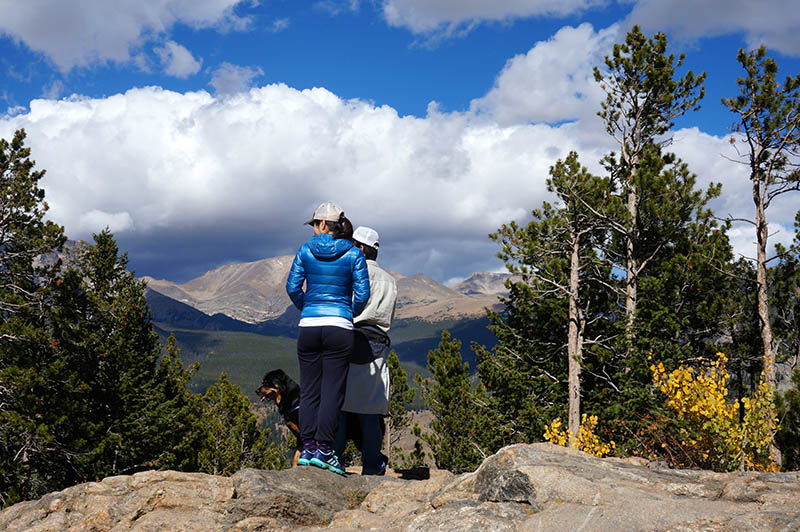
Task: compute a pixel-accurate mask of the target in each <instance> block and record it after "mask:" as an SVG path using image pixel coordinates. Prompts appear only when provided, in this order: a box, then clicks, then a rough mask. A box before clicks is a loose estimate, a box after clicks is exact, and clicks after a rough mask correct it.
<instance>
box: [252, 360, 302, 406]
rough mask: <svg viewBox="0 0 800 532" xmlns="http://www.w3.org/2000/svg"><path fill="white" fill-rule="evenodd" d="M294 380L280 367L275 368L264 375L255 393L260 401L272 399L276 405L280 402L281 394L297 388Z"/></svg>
mask: <svg viewBox="0 0 800 532" xmlns="http://www.w3.org/2000/svg"><path fill="white" fill-rule="evenodd" d="M297 388H298V386H297V383H296V382H294V381H293V380H292V379H291V378H290V377H289V376H288V375H287V374H286V373H285V372H284V371H283V370H282V369H275V370H272V371H270V372H269V373H267V374H266V375H264V379H263V380H262V381H261V386H259V387H258V389H257V390H256V394H257V395H258V396H259V397H260V398H261V401H266V400H269V401H273V402H274V403H275V404H276V405H280V404H281V400H282V399H283V396H284V395H286V394H288V393H290V392H293V391H294V390H295V389H297Z"/></svg>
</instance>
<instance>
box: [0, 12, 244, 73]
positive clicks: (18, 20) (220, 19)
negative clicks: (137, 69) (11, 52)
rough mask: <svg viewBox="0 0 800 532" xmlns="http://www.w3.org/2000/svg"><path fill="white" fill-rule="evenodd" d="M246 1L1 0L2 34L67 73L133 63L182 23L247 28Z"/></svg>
mask: <svg viewBox="0 0 800 532" xmlns="http://www.w3.org/2000/svg"><path fill="white" fill-rule="evenodd" d="M243 1H246V0H115V1H113V2H111V1H108V0H59V1H57V2H52V1H49V0H25V1H24V2H0V34H6V35H8V36H10V37H11V38H13V39H15V40H16V41H18V42H22V43H25V45H26V46H27V47H28V48H30V49H32V50H35V51H37V52H41V53H42V54H44V55H45V56H47V57H48V58H49V59H50V60H51V61H52V62H53V63H54V64H55V65H56V66H57V67H58V68H59V69H60V70H61V71H62V72H67V71H69V70H70V69H72V68H73V67H76V66H77V67H84V66H88V65H91V64H94V63H98V62H99V63H104V62H119V63H124V62H127V61H130V60H131V59H132V58H133V55H135V53H136V50H137V49H138V48H139V47H140V46H141V45H142V43H143V41H146V40H147V39H148V38H153V37H157V36H159V35H162V34H164V33H166V32H167V31H168V30H169V29H170V28H171V27H172V26H174V25H175V24H178V23H182V24H186V25H189V26H192V27H196V28H207V27H214V26H222V27H225V28H231V27H232V28H242V27H245V26H246V25H247V24H248V19H246V18H243V17H239V16H237V15H236V14H235V13H234V7H235V6H236V5H238V4H240V3H242V2H243Z"/></svg>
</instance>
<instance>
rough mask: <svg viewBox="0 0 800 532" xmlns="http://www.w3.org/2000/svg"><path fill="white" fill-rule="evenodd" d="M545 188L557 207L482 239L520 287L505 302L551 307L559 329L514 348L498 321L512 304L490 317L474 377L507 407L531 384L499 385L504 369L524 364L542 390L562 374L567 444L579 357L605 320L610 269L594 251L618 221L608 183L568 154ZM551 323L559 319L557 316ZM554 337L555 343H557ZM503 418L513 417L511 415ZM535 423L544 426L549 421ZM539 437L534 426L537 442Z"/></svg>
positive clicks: (574, 425) (576, 409)
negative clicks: (495, 245) (488, 340)
mask: <svg viewBox="0 0 800 532" xmlns="http://www.w3.org/2000/svg"><path fill="white" fill-rule="evenodd" d="M547 183H548V190H549V191H550V192H553V193H555V194H556V196H557V198H558V199H559V205H560V206H559V207H558V208H556V207H553V206H551V205H550V204H549V203H546V202H545V204H544V205H543V206H542V208H541V209H538V210H535V211H534V212H533V218H534V219H533V221H531V222H530V223H529V224H528V225H527V226H525V227H519V226H517V225H516V224H515V223H513V222H512V223H511V224H510V225H504V226H503V227H501V228H500V230H498V232H497V233H495V234H492V235H490V237H491V238H492V239H493V240H495V241H497V242H499V243H500V245H501V252H500V253H499V254H498V256H499V257H500V258H502V259H503V260H504V261H505V262H506V267H507V268H508V270H509V271H510V272H511V273H512V274H515V275H516V276H518V277H519V278H520V280H519V281H516V282H513V284H521V286H518V290H517V291H512V294H511V295H510V296H509V299H512V298H513V299H517V302H519V296H525V297H527V296H530V297H532V298H534V299H535V300H534V301H532V302H531V303H532V304H533V305H535V306H539V305H545V306H546V307H549V306H551V305H552V306H558V307H559V308H562V309H565V310H566V315H565V316H563V318H565V322H564V323H562V324H560V325H559V326H558V327H557V328H556V329H555V330H554V331H552V333H551V334H552V338H548V341H547V342H545V343H544V344H543V343H542V342H538V345H537V346H536V350H535V351H534V350H533V349H530V348H526V347H525V346H524V345H516V344H517V342H516V340H515V338H514V337H513V336H512V337H509V336H506V335H504V334H503V332H502V331H503V328H504V325H506V324H510V322H507V323H503V321H504V320H505V319H506V318H512V319H513V318H514V316H513V313H514V312H515V311H516V305H514V306H512V307H511V311H510V313H508V314H506V315H505V316H501V315H495V316H494V317H493V324H494V325H493V326H494V329H495V333H496V334H497V335H498V338H500V340H501V342H500V347H499V348H498V349H496V350H495V352H494V353H492V354H488V353H486V352H485V351H479V354H480V360H481V364H482V365H481V366H480V375H481V378H482V379H483V382H484V383H485V384H486V385H487V386H488V387H489V389H490V390H491V393H492V395H493V397H495V398H497V399H499V400H501V403H502V404H503V407H507V406H510V403H513V402H515V401H516V400H515V399H514V397H518V396H525V395H529V394H530V391H531V386H530V384H532V383H533V381H530V383H529V384H528V385H527V386H526V385H525V384H524V383H517V384H513V385H512V384H510V383H505V382H503V381H504V379H503V375H504V369H505V370H508V369H509V367H510V366H519V365H520V364H526V365H528V366H529V368H528V369H527V370H526V373H527V372H533V373H539V375H538V380H540V381H543V382H547V380H550V381H551V382H547V384H548V385H552V386H556V387H559V386H562V385H563V384H564V380H563V379H562V377H561V375H562V374H563V373H564V369H565V368H566V370H567V379H566V389H567V401H568V409H569V415H568V418H569V424H568V426H569V433H570V439H574V438H577V435H578V429H579V425H580V419H581V406H580V401H581V395H582V394H581V380H580V375H581V368H582V367H583V365H584V353H585V350H586V349H587V347H590V348H591V349H595V350H596V349H601V348H602V347H601V346H602V345H603V343H604V342H607V341H608V338H607V335H606V334H604V333H603V332H602V330H603V327H604V325H605V324H604V323H603V322H605V321H607V320H606V319H605V318H604V315H608V314H609V309H608V301H609V297H608V290H607V287H609V286H610V284H612V283H613V281H612V280H611V279H610V267H609V265H608V263H607V261H604V260H602V258H601V255H600V254H599V253H598V250H599V249H601V248H602V247H604V244H605V239H606V235H607V234H608V224H609V223H612V222H613V220H614V219H615V218H616V217H618V213H617V212H615V206H616V203H615V202H614V201H613V199H612V195H611V193H612V189H611V182H610V180H608V179H601V178H598V177H596V176H593V175H591V174H590V173H589V172H588V171H587V170H586V169H585V168H583V167H581V166H580V163H579V162H578V155H577V154H576V153H575V152H572V153H570V154H569V156H568V157H567V158H566V160H564V161H558V162H557V163H556V164H555V165H554V166H553V167H552V168H551V169H550V178H549V179H548V181H547ZM523 285H524V286H523ZM591 285H594V286H591ZM557 316H559V317H562V315H561V313H559V314H557ZM529 317H530V318H533V319H537V320H538V319H539V318H541V316H540V315H539V314H538V313H531V314H527V313H522V314H521V315H520V316H519V318H520V319H522V320H525V319H527V318H529ZM587 327H588V328H587ZM558 335H563V336H561V337H560V338H559V336H558ZM587 335H588V336H587ZM540 339H541V338H540ZM508 340H511V343H509V342H508ZM551 342H552V343H551ZM531 347H533V346H531ZM509 355H511V356H509ZM536 356H540V357H541V356H543V357H546V358H547V359H548V360H549V361H550V364H549V365H552V371H548V370H547V369H546V368H544V367H542V366H541V365H540V364H537V363H536V362H535V358H534V357H536ZM493 367H498V369H499V371H492V368H493ZM540 370H541V372H540ZM520 384H522V386H520ZM554 391H555V390H554ZM509 395H510V397H504V396H509ZM561 396H563V394H562V393H561V392H560V391H559V392H558V397H561ZM509 399H510V400H509ZM552 399H553V397H548V396H539V397H538V398H537V399H535V403H536V404H531V405H530V406H531V407H532V408H540V407H543V406H544V405H546V404H548V403H550V402H551V400H552ZM559 402H560V400H559ZM510 414H511V416H512V417H513V416H514V414H513V412H512V413H510ZM541 421H544V423H545V424H546V423H547V422H548V421H549V420H541ZM513 423H514V420H513V419H508V424H509V425H513ZM537 425H539V423H537ZM543 432H544V431H543V427H542V431H541V432H540V433H539V437H541V434H543ZM531 436H533V435H528V437H531ZM526 439H527V438H526ZM537 439H538V438H537Z"/></svg>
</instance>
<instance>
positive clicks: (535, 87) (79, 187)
mask: <svg viewBox="0 0 800 532" xmlns="http://www.w3.org/2000/svg"><path fill="white" fill-rule="evenodd" d="M799 13H800V10H798V9H796V6H794V2H792V1H789V0H780V1H777V0H771V1H765V2H759V3H756V2H745V1H741V0H706V1H688V0H675V1H673V2H665V1H657V0H630V1H624V2H611V1H602V0H494V1H492V2H486V1H482V0H459V1H456V0H323V1H316V2H315V1H310V2H291V1H288V0H271V1H268V0H261V1H258V0H243V1H239V0H158V1H155V0H153V1H150V0H131V1H122V0H120V1H116V2H108V1H107V0H82V1H80V0H71V1H67V0H64V1H60V2H53V1H46V0H28V1H26V2H24V3H22V4H20V3H19V2H13V1H11V0H0V136H2V137H5V138H8V137H9V136H10V135H11V134H13V131H14V130H15V129H17V128H19V127H24V128H25V129H26V131H27V132H28V144H29V145H30V146H31V147H32V149H33V156H34V159H36V161H37V164H38V167H40V168H45V169H47V174H46V176H45V178H44V180H43V182H42V184H43V186H44V188H45V190H46V192H47V200H48V202H49V203H50V205H51V206H52V209H51V217H52V218H53V219H54V220H55V221H57V222H58V223H61V224H63V225H64V226H65V228H66V231H67V234H68V235H69V236H70V237H71V238H76V239H78V238H80V239H87V238H90V237H91V234H92V232H96V231H99V230H101V229H102V228H103V227H106V226H108V227H110V228H111V229H112V230H113V231H114V233H115V235H116V236H117V239H118V241H119V243H120V246H121V248H122V249H124V250H127V251H128V252H129V255H130V259H131V264H132V266H133V267H134V268H135V269H136V271H137V273H138V274H140V275H152V276H154V277H158V278H167V279H170V280H174V281H179V282H180V281H186V280H188V279H191V278H193V277H195V276H197V275H199V274H201V273H203V272H205V271H206V270H209V269H211V268H214V267H218V266H221V265H224V264H227V263H230V262H242V261H252V260H258V259H261V258H265V257H270V256H277V255H284V254H291V253H293V252H294V251H295V250H296V248H297V246H298V245H299V244H300V242H302V240H303V239H305V238H306V237H307V236H308V230H307V228H304V227H302V225H301V224H302V221H304V220H305V219H307V217H308V216H309V214H310V213H311V211H312V210H313V208H314V206H315V205H316V204H318V203H320V202H322V201H326V200H333V201H336V202H337V203H339V204H341V205H342V206H343V207H344V209H345V211H346V213H347V214H348V215H349V216H350V218H351V219H352V220H353V222H354V223H355V224H357V225H358V224H364V225H371V226H373V227H375V228H376V229H377V230H378V231H379V232H380V233H381V235H382V240H383V244H384V246H383V248H382V255H381V262H382V263H383V264H384V265H385V266H386V267H388V268H390V269H392V270H394V271H397V272H399V273H402V274H413V273H417V272H424V273H427V274H429V275H431V276H432V277H434V278H436V279H437V280H440V281H446V280H448V279H452V278H459V277H465V276H467V275H469V274H470V273H471V272H473V271H477V270H497V269H499V268H500V267H501V264H500V263H499V261H498V260H497V259H495V258H494V254H495V252H496V251H497V248H496V246H495V244H493V243H492V242H491V241H489V239H488V238H487V234H488V233H489V232H492V231H494V230H496V229H497V228H498V227H499V226H500V225H501V224H502V223H505V222H509V221H511V220H512V219H514V220H517V221H524V220H526V219H527V217H528V216H529V213H530V211H531V210H532V209H533V208H536V207H538V206H539V205H540V204H541V201H542V200H544V199H547V198H548V196H547V192H546V189H545V179H546V178H547V169H548V168H549V166H550V165H551V164H553V163H554V162H555V160H556V159H557V158H559V157H564V156H566V154H567V153H568V152H569V150H573V149H574V150H577V151H578V152H579V154H580V155H581V161H582V163H583V164H585V165H587V166H588V167H589V168H590V169H593V170H596V171H598V172H600V167H599V165H598V161H599V159H600V158H601V157H602V156H603V154H605V153H607V152H609V151H611V150H613V149H614V145H613V142H612V141H611V140H610V139H609V138H608V137H607V136H606V135H605V134H604V132H603V128H602V124H601V123H600V122H599V120H598V119H597V117H596V116H595V113H596V112H597V110H598V109H599V102H600V101H601V99H602V97H603V95H602V91H601V90H600V89H599V87H598V86H597V84H596V83H595V82H594V80H593V77H592V73H591V68H592V67H593V66H601V65H602V58H603V57H604V56H605V55H607V54H608V53H610V50H611V46H612V45H613V43H614V42H620V41H621V40H623V39H624V35H625V32H626V31H627V29H628V28H629V27H630V26H631V25H632V24H633V23H638V24H640V25H642V27H643V29H644V31H645V32H646V33H648V34H652V33H654V32H656V31H664V32H666V33H667V35H668V37H669V40H670V48H671V49H672V50H673V51H674V52H675V53H680V52H684V53H685V54H686V56H687V58H686V68H691V69H692V70H694V71H695V72H701V71H706V72H707V73H708V81H707V83H706V98H705V99H704V101H703V108H702V109H701V111H699V112H696V113H691V114H689V115H687V116H684V117H682V118H681V119H680V120H678V121H677V122H676V125H675V129H674V132H673V136H674V142H673V148H672V149H673V150H674V151H675V152H676V153H678V155H679V156H680V157H682V158H683V159H684V160H686V161H687V162H688V163H689V165H690V167H691V169H692V170H693V171H694V172H695V173H697V175H698V182H699V183H700V185H705V184H708V183H709V182H712V181H714V182H722V183H723V197H721V198H720V199H718V200H717V201H716V202H715V204H714V208H715V211H716V213H717V214H718V215H720V216H724V215H727V214H731V215H734V216H737V217H752V214H751V212H752V205H751V204H750V203H749V197H750V195H749V190H748V183H747V179H746V172H745V169H744V168H743V167H742V166H741V165H737V164H735V163H732V162H730V161H729V160H728V159H726V157H732V156H733V155H735V154H732V153H731V152H730V150H731V149H732V148H731V147H730V144H729V143H728V142H727V140H728V139H727V131H728V127H729V126H730V124H731V122H732V120H733V118H734V117H733V115H732V114H731V113H730V112H728V111H727V110H725V109H724V108H723V107H722V106H721V105H720V103H719V102H720V98H722V97H725V96H733V95H735V93H736V85H735V79H736V77H737V76H738V75H740V69H739V66H738V63H737V62H736V59H735V56H736V52H737V50H738V49H739V48H740V47H747V48H749V47H754V46H758V45H760V44H765V45H766V46H767V47H768V48H769V49H770V50H771V53H772V55H773V56H774V57H775V58H776V59H777V60H778V64H779V65H780V67H781V70H782V73H784V74H796V73H798V72H800V14H799ZM798 204H800V202H798V201H797V198H796V197H795V198H787V199H786V200H785V201H782V202H779V203H777V204H775V205H774V206H773V207H772V211H771V212H770V221H771V228H772V230H773V231H774V232H775V236H774V237H773V238H774V240H775V241H783V242H787V241H789V240H791V237H792V228H791V226H792V221H793V219H794V214H795V212H796V210H797V205H798ZM731 236H732V239H733V241H734V243H735V245H736V249H737V251H739V252H740V253H743V254H751V253H750V250H751V245H750V242H751V241H752V235H751V234H750V232H749V229H748V228H747V227H746V225H742V226H737V227H735V228H734V231H733V232H732V234H731Z"/></svg>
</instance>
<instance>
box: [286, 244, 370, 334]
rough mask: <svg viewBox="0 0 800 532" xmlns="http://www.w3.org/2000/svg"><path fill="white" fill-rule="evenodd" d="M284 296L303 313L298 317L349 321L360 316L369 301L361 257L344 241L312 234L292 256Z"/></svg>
mask: <svg viewBox="0 0 800 532" xmlns="http://www.w3.org/2000/svg"><path fill="white" fill-rule="evenodd" d="M303 281H305V282H306V291H305V292H303ZM286 293H287V294H289V297H290V298H291V300H292V303H294V304H295V306H296V307H297V308H298V309H300V310H301V311H302V312H301V314H300V317H301V318H319V317H337V318H346V319H349V320H352V319H353V316H358V315H359V314H361V311H362V310H364V306H365V305H366V304H367V300H368V299H369V273H367V261H366V260H365V259H364V254H363V253H361V250H360V249H358V248H357V247H354V246H353V243H352V242H350V241H349V240H347V239H344V238H338V239H334V238H333V237H332V236H331V235H329V234H327V233H322V234H319V235H314V236H313V237H311V238H310V239H309V240H308V242H306V243H305V244H303V245H302V246H301V247H300V249H299V250H298V251H297V255H295V257H294V261H293V262H292V269H291V270H290V271H289V278H288V279H287V280H286Z"/></svg>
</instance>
